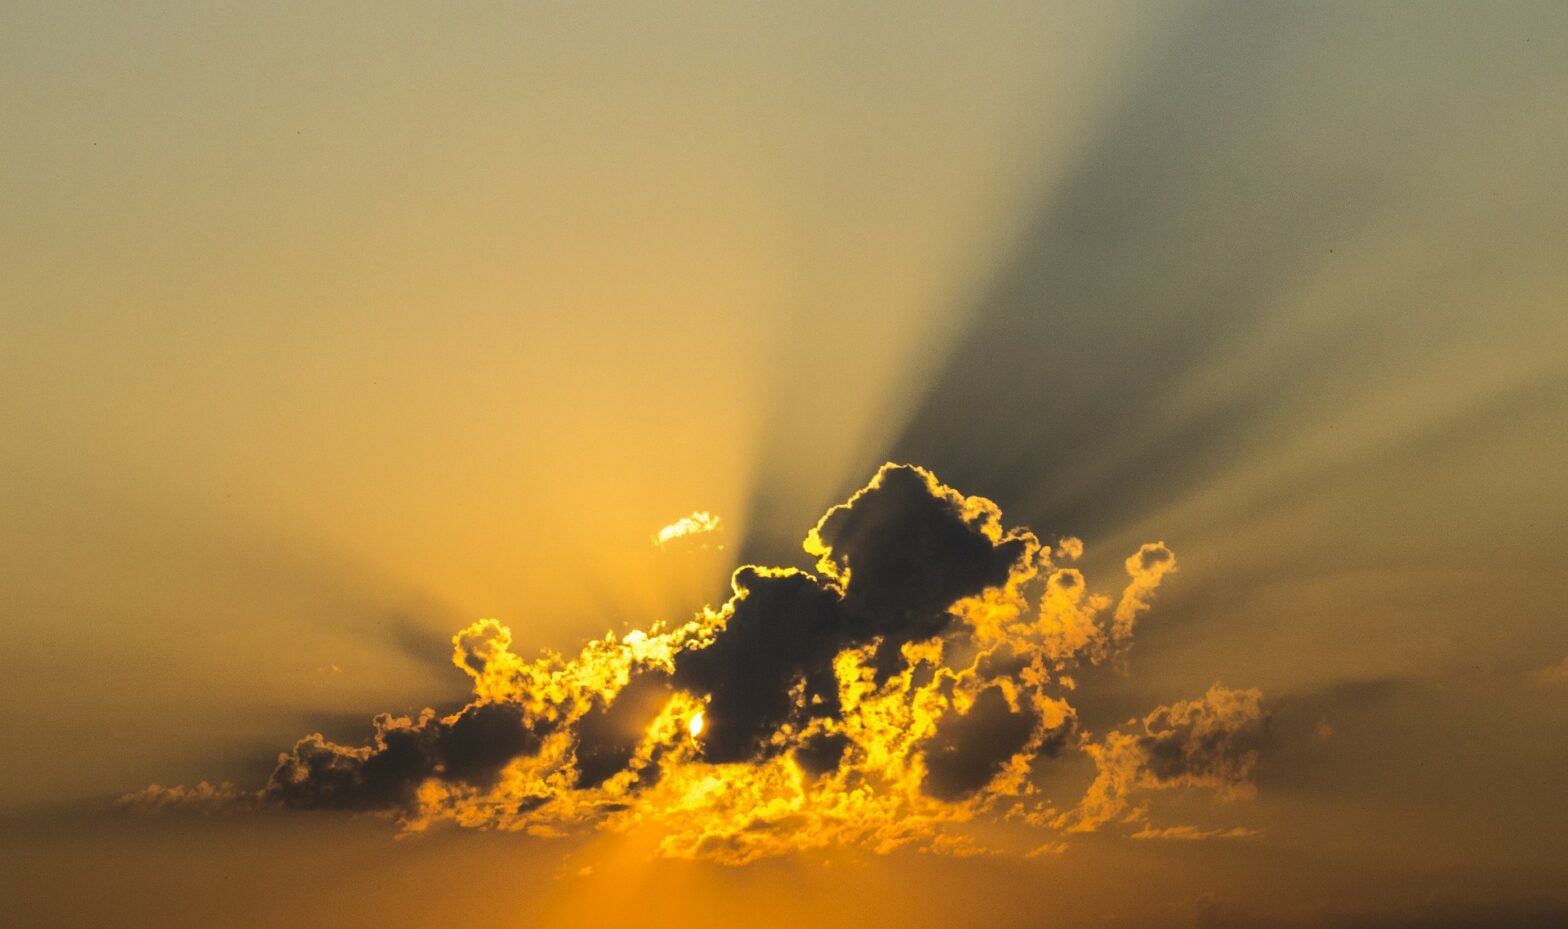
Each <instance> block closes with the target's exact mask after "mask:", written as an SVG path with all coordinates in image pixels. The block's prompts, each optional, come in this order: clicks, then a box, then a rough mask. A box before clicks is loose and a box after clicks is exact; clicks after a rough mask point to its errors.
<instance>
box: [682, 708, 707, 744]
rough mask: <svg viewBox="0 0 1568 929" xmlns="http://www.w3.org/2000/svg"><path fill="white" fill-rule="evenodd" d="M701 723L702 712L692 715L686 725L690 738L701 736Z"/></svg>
mask: <svg viewBox="0 0 1568 929" xmlns="http://www.w3.org/2000/svg"><path fill="white" fill-rule="evenodd" d="M702 723H703V718H702V711H701V710H698V711H697V712H695V713H693V714H692V717H691V719H690V720H689V721H688V722H687V723H686V728H687V729H688V730H689V731H690V732H691V737H692V738H694V739H695V738H696V737H697V736H699V735H702Z"/></svg>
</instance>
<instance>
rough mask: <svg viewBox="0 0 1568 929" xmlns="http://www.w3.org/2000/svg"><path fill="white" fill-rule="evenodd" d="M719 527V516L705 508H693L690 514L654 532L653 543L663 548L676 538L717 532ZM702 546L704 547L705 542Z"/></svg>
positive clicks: (688, 537)
mask: <svg viewBox="0 0 1568 929" xmlns="http://www.w3.org/2000/svg"><path fill="white" fill-rule="evenodd" d="M719 529H720V520H719V517H717V516H715V515H714V514H712V513H709V512H708V511H707V510H693V511H692V514H691V515H690V516H682V517H681V518H680V519H677V520H676V521H675V522H673V523H670V524H669V525H668V526H665V527H664V528H663V529H660V530H659V531H658V532H656V533H654V534H653V544H654V545H656V546H658V547H659V548H665V547H666V546H668V545H670V544H672V543H674V542H676V541H677V540H681V539H691V538H693V537H695V536H703V535H709V534H711V533H715V532H718V531H719ZM702 547H703V548H706V547H707V545H706V543H704V544H703V546H702ZM723 547H724V546H722V545H720V546H719V548H723Z"/></svg>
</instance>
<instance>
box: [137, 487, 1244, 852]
mask: <svg viewBox="0 0 1568 929" xmlns="http://www.w3.org/2000/svg"><path fill="white" fill-rule="evenodd" d="M804 549H805V551H806V552H807V553H808V554H810V555H812V556H814V557H815V558H816V572H817V573H815V574H813V573H808V572H806V571H801V570H798V569H794V568H770V567H763V566H758V565H744V566H741V567H740V568H738V569H737V570H736V571H735V573H734V576H733V578H732V588H733V595H732V596H731V597H730V598H729V600H728V601H726V602H725V603H724V604H723V605H722V606H721V607H720V608H718V609H716V610H715V609H705V610H704V611H703V612H701V613H699V614H698V615H696V616H695V617H693V618H692V619H691V620H689V621H688V622H686V623H684V624H682V625H679V626H662V625H661V626H655V627H654V628H652V629H649V630H646V631H643V630H638V631H634V632H630V633H627V634H626V635H625V636H623V637H617V636H616V635H614V634H609V635H606V636H605V637H603V638H601V639H597V640H594V641H592V642H589V643H588V644H587V645H585V646H584V648H583V649H582V651H581V652H580V653H579V654H578V655H576V656H574V657H572V658H569V659H568V658H562V657H560V656H555V655H546V656H545V657H542V658H540V659H537V660H533V661H528V660H525V659H523V658H522V657H520V656H519V655H518V654H517V653H516V652H515V651H513V647H512V644H513V643H512V635H511V631H510V630H509V629H508V628H507V627H506V626H504V625H503V624H501V623H499V622H497V621H496V620H493V619H485V620H480V621H478V622H475V623H474V624H472V625H470V626H469V627H468V628H466V629H463V630H461V631H459V632H458V633H457V634H456V635H455V636H453V639H452V643H453V655H452V660H453V663H454V664H455V665H456V666H457V667H459V668H461V669H462V670H463V671H464V672H465V673H467V674H468V675H469V676H470V678H471V679H472V682H473V688H474V699H473V701H472V702H470V703H469V704H468V705H466V706H464V707H463V708H461V709H460V710H458V711H456V712H454V713H451V714H448V715H445V716H442V715H439V714H437V713H436V712H435V711H434V710H425V711H424V712H423V713H421V714H419V715H417V716H412V717H409V716H391V715H388V714H382V715H380V716H377V717H376V718H375V719H374V721H373V724H372V732H371V735H370V737H369V739H367V741H366V742H365V743H364V744H361V745H343V744H338V743H335V742H332V741H330V740H328V739H326V738H324V737H323V736H322V735H321V734H320V733H314V734H311V735H307V736H306V737H305V738H303V739H301V740H300V741H299V742H298V743H296V744H295V745H294V747H293V748H292V749H291V750H289V751H287V752H284V753H282V754H281V755H280V757H279V761H278V765H277V767H276V769H275V770H274V771H273V773H272V775H271V777H270V778H269V779H268V781H267V783H266V784H265V785H264V786H263V787H262V788H261V789H260V790H258V791H255V792H245V791H240V790H237V789H234V788H232V787H228V786H227V785H226V786H224V787H222V788H213V787H211V786H210V785H200V786H198V787H197V788H183V787H180V788H160V787H151V788H147V789H146V790H143V791H139V792H137V793H135V794H131V795H127V797H126V798H125V799H124V801H123V803H124V805H125V806H127V807H130V808H134V809H139V810H158V809H165V808H178V807H188V806H194V805H202V806H207V807H211V806H221V805H226V804H227V805H231V806H241V805H243V806H250V807H257V808H282V809H294V810H339V811H352V812H361V813H376V814H380V815H386V816H390V817H393V818H396V819H397V820H399V821H400V822H401V823H402V824H403V826H404V828H406V829H410V830H421V829H425V828H428V827H429V826H431V825H433V824H437V823H443V822H452V823H457V824H460V825H464V826H473V827H480V828H495V829H504V830H522V831H528V832H531V833H535V834H544V835H549V834H560V833H563V832H568V831H571V830H573V829H577V828H603V829H612V830H614V829H622V828H631V827H632V826H635V825H639V824H646V823H656V824H658V825H660V826H662V827H663V830H664V836H663V839H662V841H661V845H660V851H661V852H662V853H664V854H666V855H670V856H677V857H705V858H711V859H715V860H719V861H724V862H730V863H740V862H745V861H750V860H753V859H755V858H759V857H764V856H768V855H777V854H784V853H788V852H792V851H803V850H808V849H812V848H823V847H829V846H834V845H840V844H853V845H860V846H864V847H868V848H871V849H873V850H876V851H887V850H890V849H892V848H897V847H900V846H904V845H916V846H918V847H921V848H925V849H927V850H931V851H939V852H942V851H947V852H954V853H962V854H972V853H976V852H978V851H982V850H986V849H984V848H983V847H982V846H980V845H978V844H977V843H976V842H975V840H974V839H973V838H972V837H970V836H967V835H964V834H962V832H961V829H962V826H963V824H964V823H966V822H969V821H971V820H972V819H974V818H975V817H978V816H1003V815H1006V816H1011V817H1013V818H1016V819H1021V820H1022V821H1024V822H1026V823H1029V824H1031V826H1033V827H1035V828H1039V829H1047V830H1052V831H1062V830H1066V831H1085V830H1088V829H1093V828H1097V827H1099V826H1101V825H1104V824H1106V823H1110V822H1117V821H1120V822H1126V823H1135V822H1139V821H1141V816H1140V815H1139V812H1138V811H1139V810H1141V808H1137V807H1134V806H1133V805H1132V800H1131V798H1132V797H1133V796H1134V795H1136V794H1140V793H1143V792H1147V791H1152V790H1156V789H1159V788H1161V787H1165V786H1172V785H1183V786H1197V787H1208V788H1214V789H1216V790H1218V791H1220V792H1221V794H1222V795H1225V796H1240V795H1243V794H1245V793H1246V790H1247V789H1248V786H1249V785H1250V783H1251V775H1252V770H1253V767H1254V765H1255V763H1256V757H1257V745H1258V739H1257V735H1258V732H1259V731H1260V727H1261V725H1262V721H1263V719H1264V718H1265V717H1264V713H1263V711H1262V705H1261V695H1260V694H1258V693H1257V692H1256V691H1232V690H1226V689H1224V688H1221V687H1218V686H1216V687H1215V688H1213V689H1211V690H1210V691H1209V693H1208V694H1206V695H1204V697H1202V698H1200V699H1198V700H1193V701H1185V702H1178V703H1175V704H1172V705H1171V706H1166V707H1160V708H1158V709H1156V710H1155V711H1154V712H1152V713H1151V714H1149V715H1148V716H1147V717H1146V718H1145V719H1144V725H1143V731H1142V732H1141V733H1122V732H1114V733H1111V734H1109V735H1108V736H1106V737H1105V738H1104V739H1102V740H1099V741H1094V740H1091V739H1090V738H1089V737H1088V736H1087V735H1086V734H1084V733H1081V732H1079V730H1078V727H1077V711H1076V710H1075V709H1074V708H1073V706H1072V705H1071V703H1070V702H1069V701H1068V699H1067V695H1068V694H1069V693H1070V692H1071V691H1072V689H1073V688H1074V686H1075V683H1074V682H1073V681H1072V680H1071V679H1070V677H1069V675H1068V672H1069V671H1071V670H1072V669H1073V668H1075V667H1077V666H1079V665H1083V664H1092V663H1097V662H1102V661H1104V660H1106V659H1107V658H1109V657H1112V656H1115V655H1119V654H1121V653H1122V651H1123V650H1124V649H1125V647H1126V645H1127V642H1128V640H1129V639H1130V638H1131V636H1132V632H1133V626H1134V620H1135V619H1136V618H1137V617H1138V616H1139V615H1140V614H1142V613H1143V612H1145V611H1146V610H1148V609H1149V607H1150V604H1151V602H1152V598H1153V596H1154V594H1155V591H1156V590H1157V589H1158V587H1159V586H1160V584H1161V582H1162V579H1163V578H1164V577H1165V576H1166V575H1167V574H1169V573H1170V572H1171V571H1173V570H1175V566H1176V558H1175V555H1174V554H1173V553H1172V552H1171V551H1170V549H1168V548H1167V547H1166V546H1165V545H1164V544H1163V543H1153V544H1150V545H1144V546H1143V547H1142V548H1141V549H1140V550H1139V551H1138V552H1136V553H1135V554H1134V555H1133V556H1132V557H1130V558H1129V559H1127V562H1126V568H1127V572H1128V576H1129V579H1130V580H1129V583H1128V584H1127V585H1126V587H1125V589H1124V590H1123V592H1122V593H1121V595H1120V597H1119V599H1115V600H1113V598H1112V597H1110V596H1107V595H1104V594H1095V593H1090V592H1089V591H1088V586H1087V582H1086V580H1085V578H1084V577H1083V575H1082V573H1081V572H1080V571H1078V570H1077V569H1076V568H1069V567H1063V566H1060V565H1058V564H1057V561H1056V560H1057V559H1060V560H1075V559H1076V558H1078V557H1079V556H1080V555H1081V554H1082V550H1083V545H1082V543H1081V542H1080V541H1078V540H1076V539H1063V540H1061V541H1060V542H1059V543H1058V544H1057V545H1056V546H1055V547H1054V548H1051V547H1047V546H1043V545H1042V544H1041V543H1040V542H1039V540H1038V539H1037V538H1036V536H1035V535H1034V534H1033V533H1031V532H1029V531H1028V530H1025V529H1020V528H1011V529H1009V528H1007V527H1005V526H1004V524H1003V521H1002V514H1001V511H1000V509H999V508H998V507H997V506H996V504H994V503H993V502H991V501H990V500H987V499H985V498H983V497H971V496H964V495H963V494H961V493H959V492H958V491H956V490H954V489H952V488H950V487H947V486H945V485H943V484H942V483H941V482H940V481H938V480H937V478H936V477H935V476H934V475H933V474H931V473H930V472H929V471H926V470H924V469H922V468H919V467H915V466H911V465H897V464H887V465H884V466H883V467H882V468H881V469H879V470H878V472H877V473H876V475H875V476H874V477H873V478H872V479H871V481H870V482H869V483H868V484H867V485H866V486H865V487H863V488H862V489H860V490H859V491H857V492H856V493H855V494H853V495H852V496H851V497H850V498H849V499H848V500H847V501H845V502H844V503H842V504H839V505H838V506H835V507H832V508H831V509H829V510H828V512H827V513H826V514H824V516H823V517H822V519H821V520H820V521H819V522H818V523H817V525H816V527H815V528H813V529H812V530H811V531H810V532H809V533H808V534H807V536H806V539H805V542H804ZM1113 602H1114V603H1116V607H1115V609H1114V611H1112V610H1111V605H1112V603H1113ZM1107 614H1108V615H1107ZM1070 750H1077V751H1080V752H1083V753H1086V754H1087V755H1089V756H1090V757H1091V758H1093V759H1094V761H1095V762H1096V764H1097V765H1098V768H1097V770H1098V776H1097V778H1096V780H1095V781H1094V783H1093V784H1092V785H1091V786H1090V788H1089V791H1088V793H1087V794H1086V795H1085V797H1084V800H1083V802H1082V803H1081V804H1079V805H1078V806H1076V807H1074V808H1073V809H1070V810H1067V811H1061V810H1057V809H1055V808H1053V807H1050V806H1049V805H1047V804H1046V803H1045V802H1044V801H1043V800H1041V799H1040V798H1039V796H1038V792H1037V791H1036V790H1035V788H1034V786H1033V784H1032V781H1031V779H1032V778H1033V777H1034V775H1035V774H1036V772H1037V770H1038V769H1039V768H1040V767H1041V766H1042V765H1044V764H1046V763H1048V762H1049V761H1050V760H1051V759H1054V758H1057V757H1059V756H1061V755H1063V754H1064V753H1066V752H1068V751H1070ZM1130 811H1131V812H1130ZM1174 828H1175V829H1176V831H1175V832H1170V834H1171V835H1177V834H1181V829H1182V828H1183V827H1174ZM1144 831H1145V834H1152V833H1150V830H1149V829H1148V827H1147V825H1146V824H1145V830H1144ZM1030 847H1042V846H1041V841H1040V837H1038V836H1035V837H1034V838H1033V839H1032V840H1031V842H1030Z"/></svg>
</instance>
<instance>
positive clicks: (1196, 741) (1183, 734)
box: [1059, 684, 1268, 832]
mask: <svg viewBox="0 0 1568 929" xmlns="http://www.w3.org/2000/svg"><path fill="white" fill-rule="evenodd" d="M1267 723H1268V714H1267V712H1265V710H1264V708H1263V694H1262V693H1261V692H1259V691H1257V690H1231V689H1229V688H1226V687H1223V686H1221V685H1219V684H1215V685H1214V686H1212V687H1210V688H1209V690H1208V692H1207V693H1206V694H1204V695H1203V696H1202V697H1201V698H1199V699H1197V700H1183V701H1180V702H1178V703H1174V704H1171V705H1170V706H1162V707H1158V708H1156V709H1155V710H1154V711H1153V712H1152V713H1149V714H1148V715H1147V716H1145V717H1144V718H1143V720H1142V731H1141V732H1138V731H1134V732H1122V731H1116V732H1111V733H1109V734H1108V735H1107V736H1106V737H1105V738H1104V739H1103V740H1102V741H1100V742H1098V743H1090V744H1086V745H1085V746H1084V749H1085V751H1087V752H1088V753H1089V755H1090V757H1092V758H1093V759H1094V763H1095V767H1096V771H1097V773H1096V776H1095V779H1094V783H1093V784H1091V785H1090V787H1089V790H1088V792H1087V793H1086V794H1085V795H1084V798H1083V801H1082V802H1081V803H1080V804H1079V806H1078V809H1076V810H1074V811H1072V812H1071V813H1068V814H1064V815H1063V816H1062V817H1061V818H1060V820H1059V823H1060V824H1061V825H1063V826H1066V827H1068V828H1070V829H1071V830H1072V831H1076V832H1089V831H1093V830H1094V829H1096V828H1098V827H1099V826H1101V825H1104V824H1106V823H1112V822H1123V823H1135V822H1141V821H1142V820H1143V819H1144V818H1145V817H1146V816H1147V813H1148V810H1147V807H1144V806H1139V805H1137V801H1139V800H1140V799H1142V798H1143V796H1144V795H1146V794H1147V793H1148V792H1150V791H1155V790H1164V789H1168V788H1174V787H1201V788H1207V789H1212V790H1215V791H1217V792H1218V794H1219V796H1220V797H1221V798H1222V799H1240V798H1244V797H1249V796H1251V795H1252V794H1253V793H1254V792H1255V790H1256V787H1255V786H1254V784H1253V774H1254V772H1255V771H1256V769H1257V764H1258V755H1259V751H1260V749H1261V746H1262V743H1263V738H1264V735H1265V733H1266V731H1267Z"/></svg>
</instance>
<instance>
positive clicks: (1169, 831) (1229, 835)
mask: <svg viewBox="0 0 1568 929" xmlns="http://www.w3.org/2000/svg"><path fill="white" fill-rule="evenodd" d="M1262 834H1263V830H1261V829H1248V828H1245V827H1243V826H1237V827H1236V828H1234V829H1199V828H1198V827H1197V826H1167V827H1165V828H1164V829H1156V828H1154V827H1153V826H1147V825H1146V826H1144V827H1143V828H1142V829H1140V830H1138V831H1137V832H1134V833H1133V834H1132V838H1134V839H1165V840H1169V841H1176V842H1196V841H1199V840H1201V839H1250V838H1255V837H1257V836H1260V835H1262Z"/></svg>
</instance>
